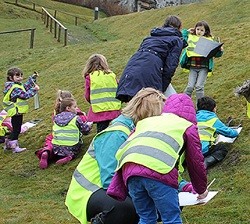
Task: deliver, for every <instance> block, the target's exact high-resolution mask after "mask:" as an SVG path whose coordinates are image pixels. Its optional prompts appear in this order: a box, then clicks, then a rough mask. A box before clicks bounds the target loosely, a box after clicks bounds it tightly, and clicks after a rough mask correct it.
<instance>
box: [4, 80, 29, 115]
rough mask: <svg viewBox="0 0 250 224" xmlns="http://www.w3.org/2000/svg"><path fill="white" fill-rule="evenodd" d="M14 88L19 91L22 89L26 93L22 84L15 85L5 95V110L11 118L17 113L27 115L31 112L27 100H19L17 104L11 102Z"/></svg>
mask: <svg viewBox="0 0 250 224" xmlns="http://www.w3.org/2000/svg"><path fill="white" fill-rule="evenodd" d="M14 88H19V89H22V90H23V91H26V90H25V88H24V86H23V85H22V84H21V85H19V84H14V85H13V86H12V87H11V88H10V89H9V90H8V92H7V93H6V94H5V96H4V98H3V108H4V110H5V111H6V112H7V114H8V116H9V117H12V116H14V115H16V114H17V113H19V114H25V113H27V112H28V110H29V105H28V102H27V100H23V99H20V98H17V100H16V102H15V103H14V102H11V101H10V95H11V93H12V91H13V89H14Z"/></svg>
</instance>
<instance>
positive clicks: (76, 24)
mask: <svg viewBox="0 0 250 224" xmlns="http://www.w3.org/2000/svg"><path fill="white" fill-rule="evenodd" d="M75 25H76V26H77V17H75Z"/></svg>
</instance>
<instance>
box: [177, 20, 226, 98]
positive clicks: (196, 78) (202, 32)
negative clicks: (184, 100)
mask: <svg viewBox="0 0 250 224" xmlns="http://www.w3.org/2000/svg"><path fill="white" fill-rule="evenodd" d="M182 36H183V38H184V39H185V40H186V41H187V43H188V46H187V48H185V50H184V51H183V53H182V55H181V59H180V65H181V67H182V68H185V69H188V70H189V77H188V84H187V86H186V88H185V90H184V92H185V93H186V94H188V95H189V96H191V95H192V93H193V91H194V89H195V91H196V100H198V99H199V98H201V97H203V96H204V85H205V83H206V79H207V76H208V72H212V70H213V68H214V62H213V57H211V58H207V57H203V56H202V55H199V54H197V53H195V51H194V49H195V47H196V43H197V42H198V40H199V38H200V37H204V38H206V39H208V40H211V41H213V37H212V34H211V31H210V27H209V25H208V23H207V22H205V21H200V22H198V23H196V25H195V27H194V28H190V29H188V30H187V29H183V30H182ZM222 54H223V48H222V47H221V48H220V50H219V51H218V52H217V53H216V54H215V56H214V57H221V56H222Z"/></svg>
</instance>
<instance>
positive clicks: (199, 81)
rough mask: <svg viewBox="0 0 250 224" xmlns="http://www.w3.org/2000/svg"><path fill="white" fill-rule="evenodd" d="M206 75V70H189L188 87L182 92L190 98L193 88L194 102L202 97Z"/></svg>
mask: <svg viewBox="0 0 250 224" xmlns="http://www.w3.org/2000/svg"><path fill="white" fill-rule="evenodd" d="M207 74H208V69H207V68H199V69H196V68H190V72H189V77H188V85H187V87H186V89H185V90H184V92H185V93H186V94H187V95H189V96H190V97H191V95H192V93H193V91H194V88H195V90H196V100H198V99H199V98H201V97H203V96H204V86H205V83H206V79H207Z"/></svg>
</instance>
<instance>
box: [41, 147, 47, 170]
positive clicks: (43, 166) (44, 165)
mask: <svg viewBox="0 0 250 224" xmlns="http://www.w3.org/2000/svg"><path fill="white" fill-rule="evenodd" d="M48 158H49V154H48V152H46V151H44V152H43V153H42V155H41V158H40V162H39V167H40V168H41V169H46V168H47V167H48Z"/></svg>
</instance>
